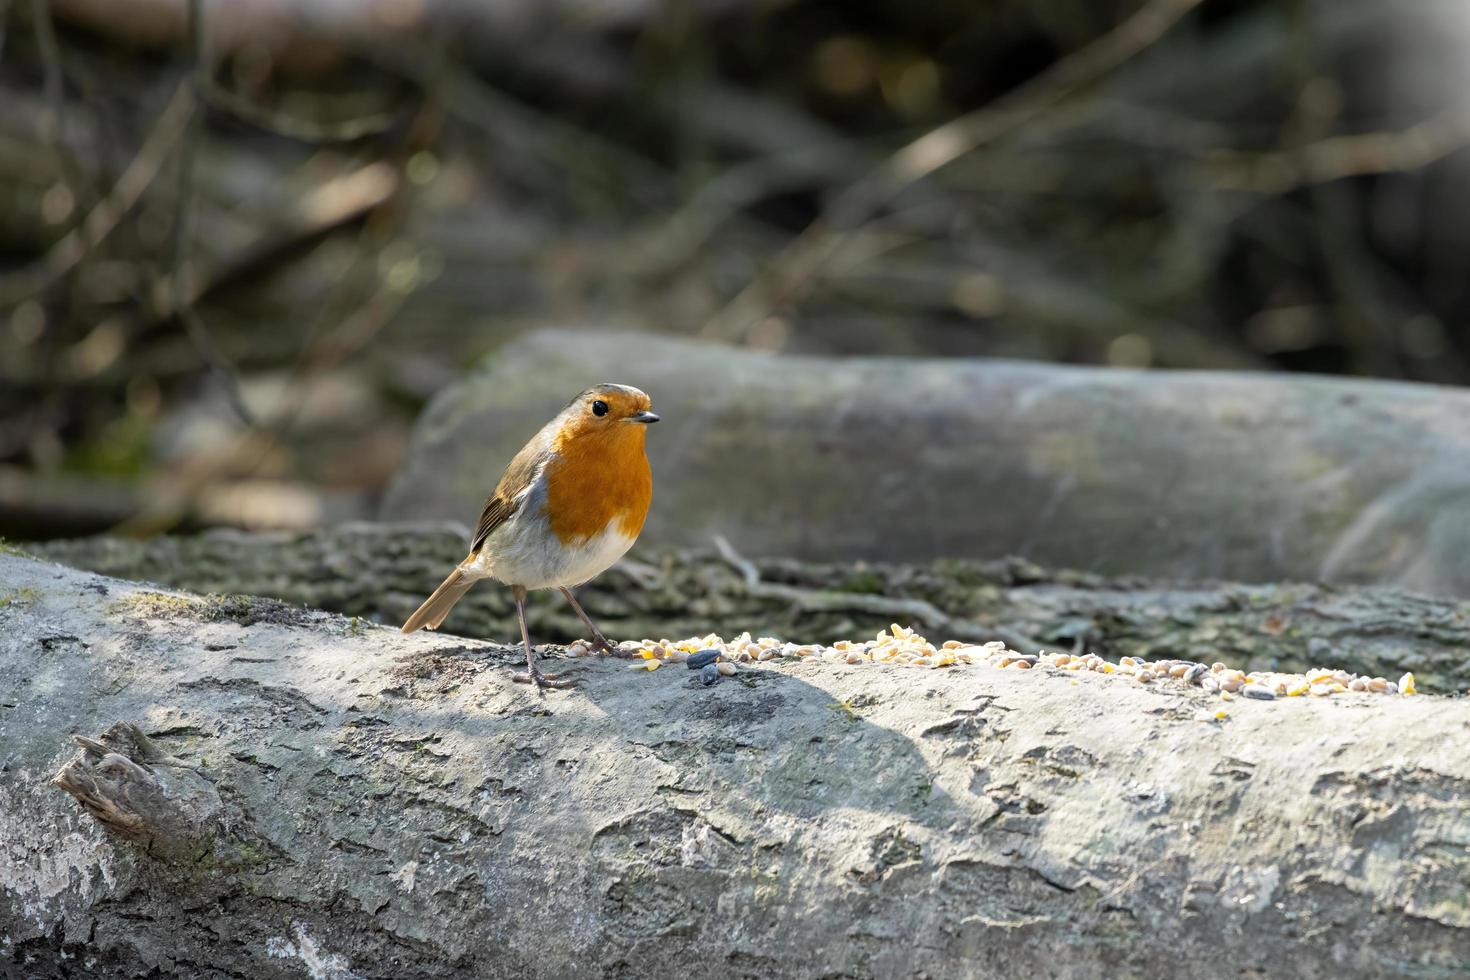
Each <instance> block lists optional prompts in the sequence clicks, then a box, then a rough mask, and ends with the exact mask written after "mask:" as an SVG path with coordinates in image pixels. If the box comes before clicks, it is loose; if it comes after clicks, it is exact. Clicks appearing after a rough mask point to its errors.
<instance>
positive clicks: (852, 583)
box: [0, 524, 1470, 691]
mask: <svg viewBox="0 0 1470 980" xmlns="http://www.w3.org/2000/svg"><path fill="white" fill-rule="evenodd" d="M464 549H465V534H464V531H463V530H462V529H457V528H453V527H448V526H442V525H422V524H358V525H349V526H343V527H339V528H333V529H327V530H322V531H316V532H312V533H309V534H242V533H238V532H232V531H219V532H213V533H210V534H205V535H201V536H197V537H183V538H159V539H154V540H150V541H144V542H139V541H128V540H120V539H108V538H100V539H83V540H77V541H60V542H51V543H48V544H41V545H36V546H35V547H34V550H35V552H36V553H37V554H39V555H43V556H45V557H49V558H53V559H55V560H57V561H62V562H65V563H67V564H72V565H76V566H78V567H83V568H89V569H92V570H94V571H99V572H103V573H106V574H109V575H117V576H120V577H125V578H136V579H145V580H150V581H155V582H161V583H164V584H167V585H173V586H178V587H181V588H188V589H192V590H195V591H198V592H218V593H248V594H255V595H269V596H274V597H276V598H278V599H282V600H285V601H287V602H291V603H297V604H300V605H306V606H311V607H315V608H321V609H327V610H331V611H333V612H339V613H343V614H345V615H348V616H357V617H362V618H363V619H365V620H369V621H373V622H382V623H388V624H398V623H401V622H403V620H404V619H405V618H406V617H407V616H408V614H409V613H410V612H412V611H413V609H414V608H415V607H416V606H417V605H418V604H419V602H421V601H422V600H423V598H424V597H425V596H426V595H428V594H429V592H430V591H432V590H433V588H434V586H436V585H437V584H438V583H439V582H440V580H441V579H442V578H443V577H444V575H445V574H446V571H447V570H448V569H449V568H451V567H453V564H454V563H455V562H456V561H458V560H459V559H460V558H462V557H463V553H464ZM634 554H635V560H632V561H627V562H624V563H623V564H621V565H618V566H615V567H614V568H613V569H612V570H610V571H609V572H607V573H606V574H604V575H603V576H601V577H600V578H598V579H595V580H594V581H592V582H591V583H589V584H588V585H586V586H585V587H583V588H582V589H581V590H579V591H580V593H581V596H582V601H583V604H584V605H585V606H586V608H587V609H588V611H589V612H590V613H591V614H592V616H593V617H594V618H595V619H597V620H598V621H599V623H600V624H601V625H602V627H603V630H604V632H606V633H607V634H608V635H609V636H611V637H613V638H614V639H629V638H633V639H640V638H643V637H653V638H658V637H670V638H682V637H685V636H691V635H703V634H705V633H709V632H716V633H721V634H723V635H725V636H727V637H728V636H734V635H737V634H739V633H740V632H741V631H742V630H750V631H752V632H753V633H755V634H756V635H775V636H780V637H782V638H783V639H789V640H793V641H796V642H831V641H832V640H835V639H840V638H862V637H864V636H867V635H870V634H871V633H872V632H874V631H875V630H878V629H881V628H883V627H885V626H887V625H888V624H889V623H891V622H894V621H895V620H897V621H899V622H901V623H903V624H905V625H913V626H914V627H915V628H917V629H919V630H920V631H921V632H923V633H925V635H927V636H929V637H930V638H932V639H950V638H955V639H988V638H990V637H992V636H1002V637H1005V638H1007V639H1009V640H1011V641H1013V642H1023V640H1021V639H1019V638H1024V639H1025V640H1029V641H1030V642H1034V643H1037V644H1042V645H1045V646H1046V647H1047V648H1048V649H1067V650H1071V649H1073V648H1074V647H1075V648H1085V649H1087V650H1091V651H1095V652H1099V653H1102V654H1105V655H1107V656H1110V657H1118V656H1146V657H1159V656H1167V657H1182V658H1187V659H1194V660H1204V661H1213V660H1224V661H1227V662H1229V663H1230V664H1232V665H1236V666H1241V667H1246V668H1250V669H1267V668H1277V669H1297V670H1301V669H1306V668H1308V667H1312V666H1333V667H1346V668H1348V669H1350V670H1353V671H1357V672H1360V673H1369V674H1378V675H1384V676H1390V675H1392V676H1395V677H1396V676H1397V675H1398V674H1399V673H1402V672H1403V671H1405V670H1412V671H1414V672H1415V673H1416V674H1417V675H1418V677H1419V680H1420V683H1421V684H1422V685H1423V686H1425V687H1426V689H1428V690H1438V691H1451V690H1462V689H1464V688H1465V687H1466V686H1467V685H1470V654H1467V653H1466V651H1467V650H1470V603H1467V602H1463V601H1459V600H1454V599H1445V598H1437V597H1431V596H1422V595H1415V594H1411V593H1407V592H1402V591H1398V590H1394V589H1380V588H1366V587H1364V588H1358V587H1346V586H1344V587H1331V586H1319V585H1308V584H1300V583H1286V584H1277V585H1241V584H1232V583H1169V582H1159V581H1152V580H1148V579H1143V578H1138V577H1118V578H1113V577H1107V576H1102V575H1094V574H1089V573H1082V572H1069V571H1058V570H1050V569H1044V568H1040V567H1038V566H1036V565H1034V564H1032V563H1030V562H1026V561H1023V560H1021V559H1014V558H1012V559H1004V560H998V561H988V562H967V561H942V562H935V563H931V564H928V565H899V564H881V563H826V564H823V563H810V562H800V561H794V560H788V559H763V560H756V561H752V562H751V563H750V569H742V568H740V567H738V566H737V564H732V563H731V562H730V561H728V560H726V559H725V558H722V557H721V556H720V555H719V554H717V553H716V552H715V551H713V550H711V551H706V552H677V553H670V554H665V555H656V554H647V553H644V552H640V551H635V553H634ZM750 570H753V571H754V572H755V574H756V576H757V578H758V581H756V582H754V583H752V582H751V581H750V577H749V575H748V572H749V571H750ZM0 601H3V596H0ZM530 620H531V628H532V630H533V632H534V634H535V636H536V638H537V639H538V641H566V640H570V639H572V638H575V637H578V636H581V635H583V634H584V633H585V630H583V628H582V625H581V623H580V622H578V620H577V618H576V616H575V615H574V614H573V613H572V611H571V610H570V609H569V608H568V607H567V605H566V604H565V602H564V601H563V600H562V599H561V598H560V597H559V596H556V595H553V594H550V593H544V594H537V595H536V596H535V597H534V598H533V600H532V602H531V608H530ZM444 630H445V631H446V632H449V633H454V634H458V635H463V636H473V637H482V638H484V637H490V638H496V639H500V640H505V641H510V640H512V639H514V638H515V637H516V636H517V627H516V625H515V613H514V607H513V606H512V604H511V600H510V595H509V591H508V590H507V589H505V588H503V587H501V586H498V585H496V584H494V583H485V584H482V585H479V586H477V587H476V588H475V589H473V590H472V591H471V592H470V593H469V594H468V596H466V598H465V599H464V600H463V601H462V602H461V603H460V604H459V606H457V607H456V608H455V610H454V612H453V613H452V614H451V616H450V618H449V620H448V621H447V622H446V623H445V625H444Z"/></svg>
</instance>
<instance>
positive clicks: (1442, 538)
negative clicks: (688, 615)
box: [382, 331, 1470, 595]
mask: <svg viewBox="0 0 1470 980" xmlns="http://www.w3.org/2000/svg"><path fill="white" fill-rule="evenodd" d="M596 381H620V382H626V383H629V384H635V385H638V386H639V387H642V388H644V389H646V390H647V391H648V392H649V393H650V394H651V395H652V396H653V399H654V404H655V406H656V408H657V409H658V411H659V412H660V414H662V415H663V417H664V420H665V421H664V422H663V424H661V425H659V426H658V427H657V428H656V429H654V430H653V431H652V432H651V433H650V438H649V447H650V457H651V459H652V461H653V467H654V479H655V497H654V504H653V511H652V513H651V514H650V517H649V521H648V525H647V527H646V529H645V532H644V535H643V539H642V541H641V543H640V547H641V548H648V547H649V546H653V547H656V548H666V547H687V546H691V545H705V544H707V543H708V542H709V541H710V539H711V537H712V536H713V535H716V534H722V535H724V536H725V537H727V538H728V539H729V540H730V541H731V542H732V543H733V544H734V545H735V547H736V548H737V549H739V550H741V551H743V552H745V553H747V554H750V555H788V556H793V557H799V558H805V559H811V560H831V559H837V560H845V559H857V558H882V559H885V560H889V561H922V560H928V559H932V558H936V557H986V556H997V555H1005V554H1018V555H1022V556H1024V557H1026V558H1030V559H1034V560H1036V561H1039V562H1043V563H1046V564H1050V565H1061V566H1069V567H1075V568H1083V569H1089V570H1095V571H1100V572H1106V573H1119V572H1129V573H1139V574H1148V575H1157V576H1166V577H1171V578H1181V577H1182V578H1231V579H1236V580H1243V581H1266V580H1278V579H1317V578H1323V579H1327V580H1332V581H1351V582H1376V583H1384V584H1394V585H1400V586H1404V587H1411V588H1414V589H1418V590H1422V591H1429V592H1437V593H1448V594H1455V595H1470V428H1467V427H1466V424H1465V420H1466V419H1467V418H1470V394H1467V393H1464V392H1459V391H1454V390H1451V389H1447V388H1438V387H1433V386H1426V385H1412V384H1399V383H1382V382H1368V381H1344V380H1332V379H1325V378H1310V377H1274V376H1268V375H1250V374H1232V373H1208V372H1178V373H1163V372H1143V371H1122V370H1098V369H1092V368H1069V367H1056V366H1047V365H1039V364H1025V363H1016V362H1007V361H982V360H967V359H949V360H938V359H894V358H849V359H832V358H817V357H781V356H777V355H772V354H765V353H756V352H749V351H743V350H735V349H730V348H726V347H720V346H713V345H706V344H700V343H697V342H691V341H685V340H675V339H670V338H667V337H658V336H649V335H640V334H624V333H616V332H610V331H585V332H575V331H545V332H541V333H537V334H533V335H530V336H528V337H526V338H524V339H522V340H518V341H516V342H515V343H513V344H511V345H509V346H507V347H505V348H503V349H502V350H501V351H499V352H498V353H497V354H495V355H492V356H491V357H490V358H489V359H488V361H487V362H486V363H485V365H484V367H483V369H482V370H480V371H479V372H477V373H475V374H473V375H471V376H470V377H468V378H466V379H465V380H464V381H463V382H462V383H460V384H458V385H456V386H454V387H452V388H450V389H447V390H446V391H444V392H442V393H441V394H440V395H439V397H437V398H436V399H435V400H434V401H433V402H432V403H431V405H430V406H429V408H428V409H427V410H426V411H425V413H424V415H423V417H422V418H421V419H420V420H419V423H418V426H417V429H416V431H415V434H414V437H413V441H412V443H411V446H410V449H409V454H408V458H407V462H406V464H405V465H404V467H403V469H402V471H401V472H400V473H399V475H398V476H397V478H396V479H395V481H394V482H393V484H392V486H391V488H390V490H389V492H388V494H387V497H386V500H385V502H384V506H383V509H382V516H383V517H385V518H390V519H428V518H447V519H454V520H459V521H463V522H468V523H472V522H473V519H474V518H475V516H476V515H477V514H478V513H479V509H480V507H481V505H482V503H483V500H484V497H485V495H486V494H487V493H488V492H489V491H490V490H491V488H492V487H493V486H494V484H495V481H496V479H497V478H498V477H499V475H500V472H501V469H502V468H503V467H504V465H505V464H506V462H507V461H508V460H509V459H510V457H511V455H512V454H513V453H514V452H515V451H516V449H518V448H519V447H520V446H521V444H522V443H523V442H524V441H525V440H526V439H527V438H528V437H529V436H530V435H531V434H532V433H534V432H535V431H536V429H537V428H538V427H539V426H540V425H542V424H543V423H544V422H545V420H546V419H548V418H550V417H551V416H552V415H553V414H554V413H555V412H556V411H557V410H559V409H560V408H561V407H562V406H563V405H564V404H565V403H566V402H567V401H568V400H569V399H570V398H571V397H572V396H573V395H574V394H575V393H576V392H577V391H579V390H580V389H581V388H583V387H585V386H586V385H588V384H591V383H593V382H596Z"/></svg>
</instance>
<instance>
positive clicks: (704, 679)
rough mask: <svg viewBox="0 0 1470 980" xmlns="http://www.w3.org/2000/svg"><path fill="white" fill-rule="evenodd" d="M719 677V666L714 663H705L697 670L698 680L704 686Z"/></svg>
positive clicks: (707, 685)
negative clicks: (701, 668) (702, 667)
mask: <svg viewBox="0 0 1470 980" xmlns="http://www.w3.org/2000/svg"><path fill="white" fill-rule="evenodd" d="M719 679H720V668H719V667H717V666H715V665H714V664H705V665H704V669H703V670H701V671H700V672H699V682H700V683H701V684H703V685H704V686H705V687H709V686H710V685H711V684H713V683H714V682H715V681H717V680H719Z"/></svg>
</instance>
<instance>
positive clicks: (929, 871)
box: [0, 554, 1470, 980]
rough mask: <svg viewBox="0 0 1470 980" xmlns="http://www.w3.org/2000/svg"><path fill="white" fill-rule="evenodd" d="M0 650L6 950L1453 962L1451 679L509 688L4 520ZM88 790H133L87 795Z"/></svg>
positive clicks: (600, 960) (1251, 965) (247, 959)
mask: <svg viewBox="0 0 1470 980" xmlns="http://www.w3.org/2000/svg"><path fill="white" fill-rule="evenodd" d="M750 625H752V626H757V625H759V624H755V623H752V624H750ZM0 652H3V657H4V661H3V662H4V664H5V667H6V669H5V670H4V672H3V674H0V842H3V844H0V937H3V938H0V964H3V965H4V966H5V967H6V968H7V970H9V971H10V972H12V973H16V974H17V975H23V976H27V977H41V978H51V977H63V976H76V975H78V974H82V975H87V976H93V977H125V976H136V975H140V974H144V973H148V972H149V971H156V974H155V975H163V976H188V977H282V978H285V977H299V976H302V975H307V976H312V977H334V978H345V977H385V978H387V977H392V978H395V980H405V978H419V977H447V976H475V977H509V976H518V977H519V976H535V977H606V976H613V977H634V976H637V977H662V976H679V977H706V976H708V977H729V976H751V977H839V976H841V977H900V976H901V977H918V976H929V977H934V976H946V977H948V976H992V975H1020V974H1022V973H1025V974H1027V975H1035V976H1047V977H1079V978H1080V977H1093V976H1097V975H1100V974H1107V975H1127V976H1138V977H1175V976H1179V975H1180V974H1181V972H1188V974H1189V975H1191V976H1196V977H1227V976H1228V977H1238V976H1240V975H1250V974H1257V975H1270V976H1302V977H1326V976H1333V977H1355V976H1363V977H1368V976H1383V975H1386V974H1390V973H1399V972H1403V971H1413V972H1414V973H1415V974H1416V975H1421V976H1451V975H1454V974H1455V971H1457V970H1460V969H1462V968H1463V964H1464V963H1465V962H1467V961H1470V906H1467V904H1466V899H1465V896H1466V894H1467V885H1470V859H1467V857H1466V851H1465V844H1466V842H1470V757H1467V755H1466V754H1465V753H1464V751H1463V748H1462V746H1461V745H1460V744H1459V740H1458V739H1457V738H1456V737H1455V733H1457V732H1463V731H1464V730H1465V728H1466V726H1467V725H1470V703H1467V702H1466V701H1465V700H1464V699H1448V698H1438V697H1422V696H1421V697H1388V696H1369V695H1362V696H1339V697H1337V698H1331V699H1301V698H1293V699H1287V700H1281V701H1273V702H1255V701H1235V702H1231V703H1229V704H1223V703H1222V702H1220V701H1219V700H1214V699H1213V698H1212V696H1210V695H1206V694H1205V693H1204V692H1202V691H1200V690H1199V689H1198V688H1193V687H1186V686H1184V685H1183V684H1182V683H1174V682H1169V683H1166V684H1156V685H1150V686H1147V687H1145V686H1143V685H1139V684H1135V683H1132V682H1130V681H1127V680H1125V679H1122V678H1121V677H1118V676H1104V675H1100V674H1086V675H1082V676H1075V675H1067V674H1063V673H1061V672H1055V673H1053V672H1048V671H1045V670H1032V671H1018V670H995V669H993V668H989V667H983V666H974V667H965V668H959V669H945V670H937V669H936V670H923V669H915V668H896V667H886V666H882V665H873V664H870V665H861V666H848V665H846V664H841V665H837V664H832V663H828V662H812V661H799V662H790V663H786V662H782V661H775V662H772V664H763V665H759V666H752V667H747V668H744V669H742V670H741V672H740V673H739V674H737V675H736V676H735V677H733V678H728V679H726V680H723V681H721V682H720V683H718V684H716V685H714V686H713V687H704V686H703V685H701V684H699V683H698V682H697V681H696V680H694V678H695V675H694V673H692V672H690V671H686V670H683V669H682V668H679V667H678V666H677V665H673V666H670V667H666V668H664V669H661V670H658V671H655V672H653V673H651V674H650V673H646V672H638V673H636V674H635V673H633V672H630V671H627V670H626V669H624V668H625V665H624V664H623V663H621V662H617V661H610V660H583V661H577V662H575V663H574V664H573V665H572V666H573V667H574V668H580V671H581V674H582V678H583V683H582V685H581V686H580V687H579V688H578V689H576V690H574V691H569V692H562V691H557V692H551V693H550V694H549V696H548V697H547V698H546V699H545V700H541V699H539V698H538V697H537V696H536V695H535V693H534V692H532V691H530V690H528V689H527V688H525V687H523V686H520V685H516V684H514V683H512V682H511V680H510V676H511V673H512V667H513V666H514V663H515V662H516V661H517V660H519V658H520V654H519V653H518V652H517V651H516V650H515V649H513V648H507V647H501V646H497V645H494V644H490V643H483V642H477V641H466V640H463V639H458V638H455V637H452V636H440V635H433V634H415V635H412V636H403V635H401V634H399V633H397V632H396V631H395V630H390V629H383V628H379V627H376V626H372V625H367V624H364V623H363V622H362V621H361V620H354V619H347V618H342V617H339V616H335V615H330V614H326V613H319V612H312V611H307V610H303V609H300V608H297V607H293V606H289V605H286V604H284V603H281V602H279V601H276V600H271V599H258V598H246V597H240V596H235V597H210V598H201V597H196V596H191V595H188V594H183V593H175V592H163V591H158V590H155V589H152V588H150V587H147V586H143V585H139V584H135V583H129V582H125V581H119V580H116V579H110V578H104V577H101V576H98V575H95V574H92V573H87V572H81V571H74V570H70V569H67V568H63V567H60V566H55V565H50V564H46V563H42V562H39V561H36V560H33V559H29V558H26V557H22V556H16V555H10V554H5V555H0ZM557 666H558V667H563V666H565V665H564V664H558V665H557ZM1222 708H1224V709H1225V710H1226V711H1227V714H1226V716H1225V717H1224V718H1223V719H1220V720H1213V719H1214V713H1215V712H1216V711H1218V710H1220V709H1222ZM1200 717H1206V718H1210V719H1212V720H1209V721H1203V720H1196V719H1197V718H1200ZM130 725H131V726H136V732H135V730H134V729H133V728H130V727H128V726H130ZM103 732H106V733H107V734H105V735H103V736H102V737H101V738H100V739H99V738H95V736H96V735H97V734H98V733H103ZM78 734H80V735H83V736H86V737H88V738H89V739H91V741H89V742H85V743H83V747H82V750H81V752H80V754H78V753H77V752H76V747H75V746H74V745H73V744H72V736H74V735H78ZM114 756H116V758H113V757H114ZM58 771H60V772H61V773H62V780H63V782H69V783H70V784H71V788H72V791H73V792H77V790H78V789H79V788H80V789H81V792H77V795H78V796H79V797H81V803H79V802H78V800H77V799H75V798H74V797H73V796H72V795H68V793H65V792H62V791H61V790H59V789H58V788H57V787H55V786H53V785H52V780H53V775H54V774H56V773H57V772H58ZM103 783H107V786H103V785H102V784H103ZM94 784H95V786H96V787H97V791H96V792H94V791H93V786H94ZM124 784H126V785H124ZM108 787H111V788H108ZM119 787H121V788H119ZM89 794H91V796H93V797H96V798H98V799H107V800H110V801H112V804H113V806H114V808H115V809H122V807H121V806H120V805H119V804H118V801H119V800H125V801H127V802H128V806H127V807H126V809H127V812H129V813H131V814H132V815H133V816H135V817H136V818H137V820H138V821H140V823H136V824H133V823H131V822H130V821H126V820H123V821H119V820H116V819H108V820H104V821H99V820H98V819H97V818H96V817H94V816H93V815H89V814H99V815H100V812H101V811H105V810H106V809H107V808H106V807H105V806H104V807H100V808H99V806H98V805H96V799H93V800H92V801H91V802H88V800H89ZM125 825H127V826H130V827H131V829H127V827H126V826H125ZM145 832H146V834H147V836H144V833H145ZM148 840H154V841H156V842H158V843H155V845H154V846H152V847H150V846H149V844H148V843H147V841H148Z"/></svg>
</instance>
